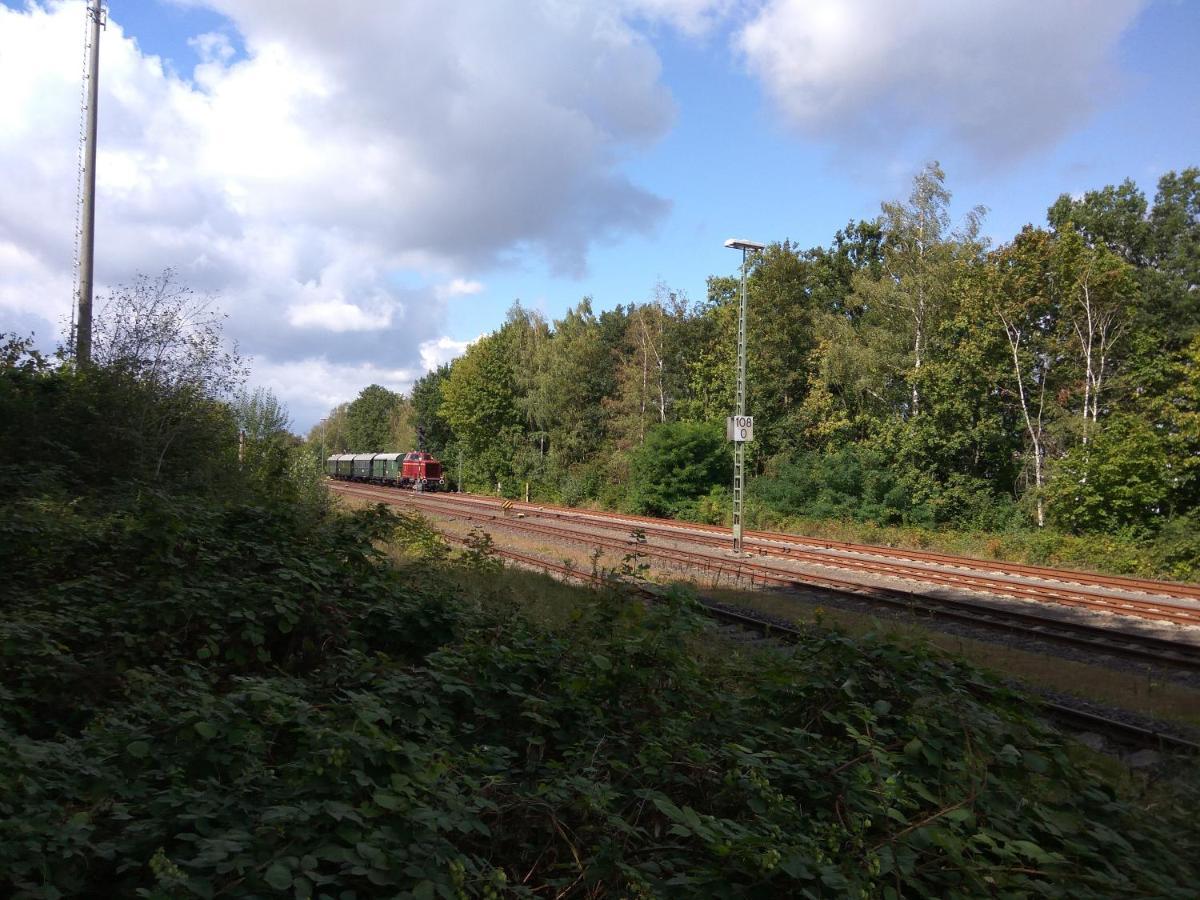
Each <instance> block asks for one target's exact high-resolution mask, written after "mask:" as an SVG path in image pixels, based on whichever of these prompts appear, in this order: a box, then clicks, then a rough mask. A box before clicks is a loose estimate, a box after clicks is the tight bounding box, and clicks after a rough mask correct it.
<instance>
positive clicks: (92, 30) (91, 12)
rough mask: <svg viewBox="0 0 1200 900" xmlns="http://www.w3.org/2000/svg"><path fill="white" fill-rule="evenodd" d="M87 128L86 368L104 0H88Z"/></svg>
mask: <svg viewBox="0 0 1200 900" xmlns="http://www.w3.org/2000/svg"><path fill="white" fill-rule="evenodd" d="M87 16H88V19H89V22H88V83H87V128H86V133H85V140H86V143H85V145H84V150H83V185H82V188H83V214H82V222H81V223H80V238H79V292H78V306H79V314H78V316H77V318H78V323H77V325H76V333H75V361H76V364H77V365H78V366H79V367H80V368H86V367H87V366H89V365H91V361H92V268H93V267H92V263H93V260H94V257H95V235H96V105H97V103H98V101H99V93H100V90H99V89H100V28H101V26H104V25H107V17H108V10H107V9H105V7H104V0H88V5H87Z"/></svg>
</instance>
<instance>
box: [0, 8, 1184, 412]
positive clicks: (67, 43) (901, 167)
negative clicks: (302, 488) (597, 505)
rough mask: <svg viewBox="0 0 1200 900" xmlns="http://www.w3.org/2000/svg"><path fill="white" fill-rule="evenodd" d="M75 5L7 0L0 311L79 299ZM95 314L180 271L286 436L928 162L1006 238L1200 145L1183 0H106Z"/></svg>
mask: <svg viewBox="0 0 1200 900" xmlns="http://www.w3.org/2000/svg"><path fill="white" fill-rule="evenodd" d="M84 6H85V0H30V2H27V0H0V86H2V88H0V332H4V331H15V332H18V333H21V334H30V333H34V334H35V335H36V339H37V341H38V342H39V344H40V345H41V346H43V347H45V348H47V349H51V348H53V346H54V345H55V344H56V343H57V342H58V341H60V340H61V339H62V335H63V333H64V332H65V328H66V324H67V322H68V319H69V315H70V310H71V305H72V302H73V296H74V289H75V284H74V282H75V274H74V265H75V257H76V247H77V238H76V233H77V232H76V227H77V226H76V222H77V197H78V180H79V179H78V159H79V156H78V154H79V142H78V138H79V133H80V109H81V86H82V75H83V58H84V57H83V37H84V21H85V15H84ZM108 6H109V14H108V25H107V28H106V30H105V32H104V33H103V35H102V37H101V42H100V48H101V50H100V100H99V116H100V125H99V159H98V166H97V219H96V278H97V305H98V307H102V306H103V304H104V298H105V297H107V296H108V295H109V294H111V293H113V292H114V291H119V290H120V289H121V286H122V285H128V284H130V283H132V281H133V280H134V279H135V278H136V277H138V275H139V274H142V275H150V276H155V275H158V274H159V273H161V272H163V271H164V270H166V269H171V270H173V271H174V273H175V276H174V277H175V278H176V279H177V281H178V283H180V284H182V285H185V286H188V287H190V288H191V289H193V290H194V291H196V292H197V294H198V295H199V296H203V297H212V298H213V301H214V303H215V304H217V305H218V306H219V307H220V308H221V309H222V310H223V311H224V312H225V313H226V314H227V316H228V318H227V319H226V321H225V329H226V333H227V335H229V336H230V337H231V338H232V339H234V340H236V341H237V342H238V345H239V347H240V348H241V350H242V351H243V352H244V353H245V354H246V355H247V356H249V357H250V358H251V359H252V372H253V374H252V376H251V384H252V386H261V387H266V388H269V389H270V390H272V391H273V392H274V393H275V394H276V395H277V396H278V397H280V399H282V400H283V401H284V402H285V403H286V404H287V405H288V407H289V409H290V411H291V414H292V417H293V422H294V428H295V430H297V431H299V432H303V431H306V430H307V429H308V428H309V427H310V426H312V425H313V424H314V423H315V422H316V421H317V420H318V419H319V418H320V417H321V416H322V415H324V414H325V413H326V412H327V411H328V410H329V409H330V408H331V407H332V406H334V405H335V404H337V403H340V402H343V401H346V400H350V399H353V398H354V397H355V396H356V395H357V393H358V392H359V391H360V390H361V389H362V388H363V387H365V386H367V385H368V384H371V383H379V384H384V385H386V386H387V387H390V388H392V389H394V390H399V391H406V390H408V389H409V387H410V386H411V384H412V382H413V380H414V379H416V378H419V377H420V376H421V375H422V374H423V373H424V372H425V371H427V370H428V369H429V368H431V367H432V366H436V365H437V364H439V363H441V362H446V361H449V360H450V359H452V358H454V357H455V356H456V355H458V354H460V353H462V352H463V351H464V349H465V348H466V346H467V344H468V343H469V342H470V341H471V340H473V339H475V338H477V337H478V336H479V335H481V334H484V333H486V332H488V331H491V330H493V329H495V328H496V327H498V326H499V325H500V324H501V323H502V322H503V321H504V317H505V314H506V312H507V310H508V309H509V307H510V306H511V305H512V303H513V302H514V301H515V300H520V302H521V303H522V304H523V305H525V306H527V307H529V308H532V309H535V310H538V311H540V312H541V313H542V314H544V315H545V316H546V317H547V318H549V319H551V320H553V319H554V318H557V317H561V316H562V315H563V313H564V312H565V311H566V310H567V308H568V307H570V306H573V305H574V304H576V303H578V302H579V300H580V299H581V298H583V297H590V298H591V299H592V303H593V308H594V309H596V310H597V311H599V310H601V309H610V308H612V307H614V306H616V305H617V304H628V303H631V302H640V301H643V300H646V299H650V298H652V297H653V296H654V294H655V291H656V289H657V287H658V286H659V285H665V286H667V287H669V288H670V289H672V290H679V291H684V292H685V293H686V294H687V295H688V296H690V297H691V298H692V299H693V300H700V299H703V297H704V292H705V281H706V279H707V278H708V277H709V276H710V275H725V274H732V273H734V272H735V271H736V269H737V266H738V264H739V261H740V255H739V254H737V253H735V252H731V251H729V250H727V249H725V248H724V247H723V242H724V240H725V239H727V238H730V237H740V238H749V239H751V240H757V241H763V242H770V241H781V240H785V239H788V240H791V241H793V242H795V243H797V244H799V245H800V246H801V247H811V246H817V245H828V244H829V243H830V241H831V240H832V238H833V235H834V233H835V232H836V231H837V229H838V228H840V227H842V226H844V225H845V224H846V223H847V222H848V221H850V220H855V219H860V218H867V219H869V218H873V217H875V216H876V215H878V214H879V205H880V203H881V202H882V201H886V200H893V199H900V198H903V197H905V196H907V194H908V191H909V188H910V185H911V180H912V178H913V176H914V175H915V174H916V173H917V172H918V171H919V170H920V169H921V168H922V167H923V166H924V165H925V164H926V163H927V162H929V161H932V160H938V161H940V162H941V164H942V167H943V169H944V170H945V172H946V176H947V186H948V187H949V188H950V190H951V191H952V193H953V195H954V204H953V208H954V210H955V211H956V214H962V213H964V212H965V211H967V210H969V209H970V208H972V207H974V206H976V205H983V206H985V207H987V209H988V214H987V217H986V219H985V222H984V231H985V233H986V234H988V235H989V236H990V237H991V239H992V240H993V241H994V242H995V243H1003V242H1004V241H1007V240H1009V239H1011V238H1012V237H1013V236H1014V235H1015V234H1016V233H1017V231H1019V229H1020V228H1021V227H1022V226H1023V225H1025V224H1027V223H1032V224H1035V225H1040V224H1044V223H1045V214H1046V208H1047V207H1048V206H1049V205H1050V204H1051V203H1052V202H1053V201H1054V199H1055V198H1056V197H1057V196H1058V195H1059V194H1060V193H1064V192H1066V193H1071V194H1076V195H1078V194H1082V193H1083V192H1084V191H1087V190H1094V189H1099V188H1102V187H1104V186H1105V185H1108V184H1116V183H1119V182H1120V181H1122V180H1124V179H1125V178H1132V179H1133V180H1134V181H1136V182H1137V183H1138V185H1139V186H1140V187H1141V188H1142V189H1143V190H1144V191H1145V192H1146V193H1147V195H1148V196H1149V197H1151V198H1152V197H1153V194H1154V191H1155V185H1156V183H1157V181H1158V178H1159V177H1160V176H1161V175H1162V174H1164V173H1165V172H1168V171H1173V170H1174V171H1178V170H1180V169H1183V168H1187V167H1189V166H1196V165H1200V67H1197V66H1196V65H1195V60H1194V54H1195V48H1196V47H1198V46H1200V0H970V2H967V0H907V2H904V3H898V2H896V0H755V2H741V3H738V2H733V0H487V2H483V0H466V2H461V3H456V4H447V3H445V2H433V0H394V2H391V0H389V2H386V3H384V2H368V0H343V2H340V3H329V2H325V0H323V2H317V0H110V2H109V4H108Z"/></svg>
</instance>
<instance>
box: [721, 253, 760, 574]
mask: <svg viewBox="0 0 1200 900" xmlns="http://www.w3.org/2000/svg"><path fill="white" fill-rule="evenodd" d="M725 246H726V247H729V248H730V249H731V250H741V251H742V297H741V302H740V303H738V337H737V342H738V346H737V393H736V396H735V400H734V405H735V406H736V410H735V411H734V414H733V415H734V418H733V420H731V422H730V425H729V438H730V440H732V441H733V552H734V553H735V554H736V555H739V556H740V555H741V553H742V502H743V499H744V498H743V493H744V489H745V486H746V440H747V438H746V437H743V436H742V434H741V433H740V430H739V429H738V428H736V427H735V425H736V423H737V422H738V421H739V420H742V419H744V418H745V416H746V343H747V337H746V264H747V253H749V251H751V250H758V251H761V250H763V249H764V248H765V246H766V245H765V244H759V243H757V242H755V241H742V240H735V239H732V238H731V239H730V240H728V241H726V242H725ZM750 434H751V435H753V428H751V431H750Z"/></svg>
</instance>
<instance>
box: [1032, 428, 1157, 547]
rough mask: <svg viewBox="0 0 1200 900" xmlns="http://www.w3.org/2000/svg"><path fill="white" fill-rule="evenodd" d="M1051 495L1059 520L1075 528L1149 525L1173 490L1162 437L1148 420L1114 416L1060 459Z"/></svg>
mask: <svg viewBox="0 0 1200 900" xmlns="http://www.w3.org/2000/svg"><path fill="white" fill-rule="evenodd" d="M1054 474H1055V477H1054V478H1053V480H1052V481H1051V482H1050V485H1049V488H1048V491H1047V495H1048V499H1049V508H1050V511H1051V515H1052V518H1053V520H1054V521H1056V522H1057V523H1058V524H1059V525H1061V526H1062V527H1064V528H1067V529H1069V530H1071V531H1076V532H1078V531H1095V532H1117V531H1121V530H1122V529H1137V530H1140V531H1145V530H1147V529H1149V528H1152V527H1153V526H1154V525H1156V524H1157V522H1158V521H1159V520H1160V518H1161V515H1162V512H1163V509H1164V507H1165V506H1166V505H1167V503H1168V501H1169V499H1170V496H1171V470H1170V466H1169V464H1168V460H1167V454H1166V452H1165V449H1164V447H1163V442H1162V439H1161V438H1160V437H1159V436H1158V435H1157V434H1155V432H1154V431H1153V430H1152V429H1151V428H1150V426H1148V425H1147V424H1146V423H1145V422H1143V421H1141V420H1140V419H1136V418H1133V417H1131V416H1114V417H1113V418H1111V419H1109V420H1108V421H1107V422H1106V423H1105V425H1104V427H1103V429H1102V430H1100V431H1099V432H1097V433H1096V434H1095V435H1094V437H1093V439H1092V440H1091V441H1090V442H1089V443H1087V444H1082V445H1080V446H1078V447H1073V448H1072V449H1071V450H1070V451H1068V453H1067V454H1066V455H1065V456H1064V457H1063V458H1062V460H1061V461H1059V462H1058V463H1057V465H1056V466H1055V470H1054Z"/></svg>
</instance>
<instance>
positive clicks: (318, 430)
mask: <svg viewBox="0 0 1200 900" xmlns="http://www.w3.org/2000/svg"><path fill="white" fill-rule="evenodd" d="M349 409H350V404H349V403H339V404H338V405H337V406H335V407H334V408H333V409H331V410H330V411H329V414H328V415H326V416H325V418H323V419H322V420H321V421H320V422H318V423H317V424H316V425H314V426H313V427H312V428H311V429H310V430H309V432H308V437H307V438H306V441H307V443H308V445H309V446H310V447H311V448H315V451H316V452H317V454H318V455H319V456H320V457H321V459H322V460H324V459H326V458H328V457H329V456H330V455H331V454H334V453H349V452H350V450H351V448H352V447H353V445H352V444H351V442H350V436H349V432H348V430H347V425H346V415H347V411H348V410H349Z"/></svg>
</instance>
